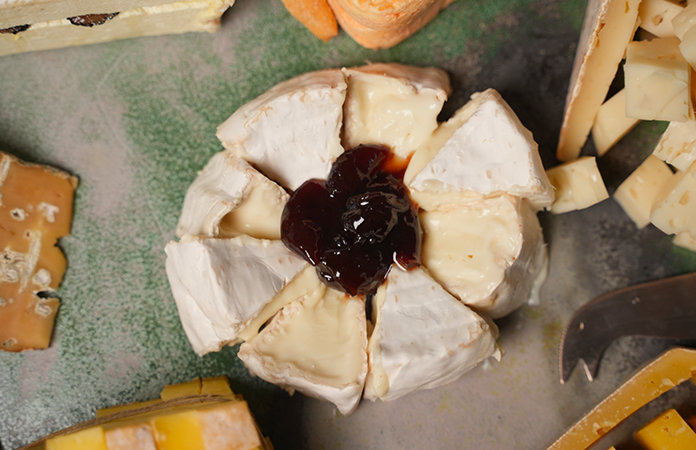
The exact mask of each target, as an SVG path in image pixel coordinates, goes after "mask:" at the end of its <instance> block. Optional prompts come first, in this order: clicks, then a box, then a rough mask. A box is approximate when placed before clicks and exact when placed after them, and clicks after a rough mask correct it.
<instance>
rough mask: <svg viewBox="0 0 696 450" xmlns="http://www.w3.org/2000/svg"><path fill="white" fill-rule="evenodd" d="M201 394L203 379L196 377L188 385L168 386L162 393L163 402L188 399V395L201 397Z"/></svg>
mask: <svg viewBox="0 0 696 450" xmlns="http://www.w3.org/2000/svg"><path fill="white" fill-rule="evenodd" d="M200 393H201V379H200V378H198V377H196V378H194V379H193V380H191V381H187V382H186V383H178V384H168V385H166V386H165V387H164V388H163V389H162V392H161V393H160V398H161V399H162V400H165V401H166V400H171V399H173V398H180V397H186V396H187V395H199V394H200Z"/></svg>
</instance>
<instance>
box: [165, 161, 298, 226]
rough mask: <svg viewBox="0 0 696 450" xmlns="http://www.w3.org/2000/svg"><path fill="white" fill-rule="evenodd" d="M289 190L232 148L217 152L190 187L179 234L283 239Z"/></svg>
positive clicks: (182, 213) (180, 221)
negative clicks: (283, 215) (282, 227)
mask: <svg viewBox="0 0 696 450" xmlns="http://www.w3.org/2000/svg"><path fill="white" fill-rule="evenodd" d="M287 201H288V194H287V192H285V191H284V190H283V188H281V187H280V186H278V185H277V184H276V183H274V182H272V181H271V180H269V179H268V178H266V177H265V176H263V175H261V174H260V173H259V172H258V171H257V170H256V169H254V168H253V167H251V165H249V163H248V162H246V161H244V160H243V159H241V158H239V157H238V156H235V155H234V154H233V153H232V152H230V151H224V152H220V153H218V154H216V155H215V156H213V158H211V160H210V161H209V162H208V164H206V166H205V167H204V168H203V170H202V171H201V172H200V173H199V174H198V177H196V179H195V180H194V182H193V183H192V184H191V186H190V187H189V189H188V191H187V192H186V198H185V199H184V206H183V208H182V211H181V217H180V218H179V225H178V226H177V230H176V231H177V236H179V237H182V236H183V235H185V234H194V235H198V236H207V237H219V238H232V237H236V236H240V235H243V234H244V235H247V236H251V237H255V238H258V239H280V216H281V214H282V213H283V208H284V207H285V203H286V202H287Z"/></svg>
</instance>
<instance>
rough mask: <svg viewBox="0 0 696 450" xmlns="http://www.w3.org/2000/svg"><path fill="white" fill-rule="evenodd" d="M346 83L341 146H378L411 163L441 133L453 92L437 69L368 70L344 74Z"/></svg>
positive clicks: (380, 66)
mask: <svg viewBox="0 0 696 450" xmlns="http://www.w3.org/2000/svg"><path fill="white" fill-rule="evenodd" d="M343 72H344V74H345V76H346V80H347V82H348V95H347V97H346V103H345V107H344V120H343V145H344V147H345V148H346V149H350V148H353V147H357V146H358V145H360V144H379V145H386V146H388V147H390V148H391V149H392V150H393V151H394V153H396V154H397V155H399V156H401V157H407V156H408V155H410V154H411V153H413V152H414V151H415V150H416V149H417V148H418V147H419V146H420V145H421V144H422V143H423V142H425V141H426V140H427V139H428V138H430V135H431V134H432V132H433V131H434V130H435V129H436V128H437V115H438V114H439V113H440V110H441V109H442V105H443V103H444V102H445V100H447V95H448V93H449V92H450V91H451V88H450V84H449V77H448V76H447V74H446V73H445V72H444V71H442V70H440V69H434V68H425V69H424V68H416V67H408V66H403V65H400V64H370V65H368V66H364V67H358V68H351V69H343Z"/></svg>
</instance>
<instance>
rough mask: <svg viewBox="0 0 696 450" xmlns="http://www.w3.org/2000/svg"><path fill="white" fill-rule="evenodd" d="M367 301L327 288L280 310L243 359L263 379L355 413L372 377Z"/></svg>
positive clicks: (241, 352)
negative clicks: (369, 360) (368, 355)
mask: <svg viewBox="0 0 696 450" xmlns="http://www.w3.org/2000/svg"><path fill="white" fill-rule="evenodd" d="M364 302H365V298H364V297H349V296H348V295H347V294H345V293H342V292H338V291H336V290H334V289H329V288H327V287H326V286H325V285H323V284H322V285H321V288H320V289H319V290H315V291H312V292H310V293H309V294H307V295H305V296H304V297H302V298H300V299H298V300H296V301H295V302H293V303H291V304H290V305H287V306H285V307H284V308H283V309H282V310H281V311H279V312H278V314H277V315H276V316H275V317H274V318H273V320H272V321H271V323H270V324H269V325H268V326H267V327H266V328H264V329H263V330H262V331H261V332H260V333H259V334H258V336H256V337H254V338H253V339H251V340H250V341H248V342H245V343H244V344H242V346H241V347H240V349H239V352H238V356H239V358H240V359H241V360H242V361H244V364H245V365H246V366H247V368H248V369H249V371H250V372H251V373H253V374H255V375H257V376H259V377H261V378H262V379H264V380H266V381H268V382H271V383H273V384H276V385H278V386H281V387H283V388H285V389H287V390H288V391H289V392H290V393H293V392H294V391H295V390H297V391H299V392H302V393H304V394H307V395H310V396H313V397H318V398H320V399H324V400H328V401H330V402H332V403H333V404H335V405H336V407H337V408H338V410H339V411H340V412H341V414H344V415H345V414H350V413H351V412H352V411H353V410H355V408H356V407H357V405H358V402H359V401H360V397H361V395H362V391H363V386H364V383H365V377H366V376H367V367H368V365H367V351H366V350H367V328H366V320H365V303H364Z"/></svg>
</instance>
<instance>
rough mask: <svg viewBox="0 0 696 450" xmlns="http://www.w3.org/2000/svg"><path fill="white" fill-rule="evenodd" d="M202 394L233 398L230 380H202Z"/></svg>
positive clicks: (222, 378)
mask: <svg viewBox="0 0 696 450" xmlns="http://www.w3.org/2000/svg"><path fill="white" fill-rule="evenodd" d="M201 394H204V395H206V394H209V395H226V396H233V395H234V392H232V389H231V388H230V380H228V379H227V377H226V376H224V375H221V376H218V377H209V378H203V379H202V380H201Z"/></svg>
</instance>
